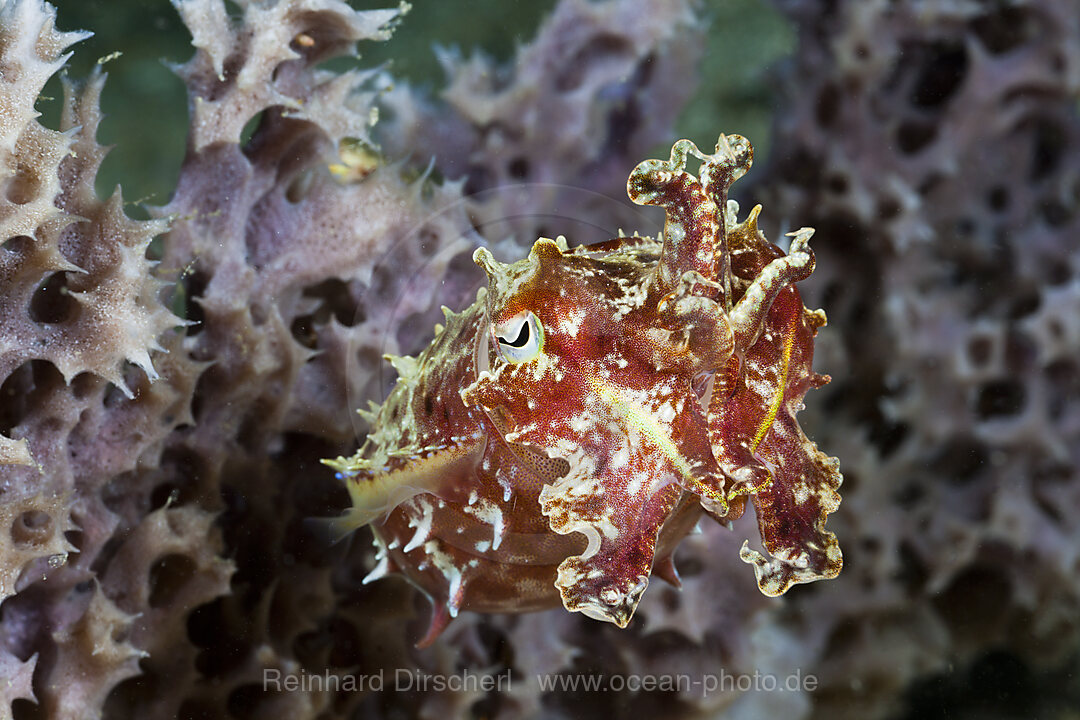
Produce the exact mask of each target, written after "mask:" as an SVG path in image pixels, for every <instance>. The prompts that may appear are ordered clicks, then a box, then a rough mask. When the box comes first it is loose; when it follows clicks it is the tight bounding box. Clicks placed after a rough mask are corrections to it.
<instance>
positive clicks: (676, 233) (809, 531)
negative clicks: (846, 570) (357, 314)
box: [329, 136, 841, 642]
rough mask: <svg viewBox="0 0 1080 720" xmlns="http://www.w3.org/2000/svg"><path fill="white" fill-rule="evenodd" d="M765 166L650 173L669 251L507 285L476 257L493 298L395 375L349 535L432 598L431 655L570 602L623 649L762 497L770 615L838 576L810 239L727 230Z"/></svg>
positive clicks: (679, 155)
mask: <svg viewBox="0 0 1080 720" xmlns="http://www.w3.org/2000/svg"><path fill="white" fill-rule="evenodd" d="M688 153H689V154H694V155H697V156H698V157H700V158H701V159H702V167H701V171H700V173H699V177H694V176H692V175H690V174H689V173H687V172H685V171H684V169H683V167H684V164H685V157H686V155H687V154H688ZM751 157H752V152H751V150H750V147H749V144H748V143H746V141H745V140H744V139H742V138H739V137H738V136H728V137H724V136H721V142H720V143H718V146H717V152H716V154H714V155H708V156H705V155H702V154H701V153H699V152H698V150H697V148H695V147H694V146H693V145H692V143H689V142H688V141H680V142H679V143H677V144H676V146H675V148H674V149H673V151H672V157H671V159H670V160H668V161H648V162H645V163H642V164H641V165H639V166H638V168H637V169H636V170H635V171H634V172H633V173H632V174H631V177H630V181H629V183H628V191H629V193H630V196H631V198H632V199H634V200H635V202H639V203H643V204H654V205H660V206H662V207H664V208H665V210H666V211H667V215H668V220H667V224H666V226H665V232H664V241H663V243H661V242H660V241H659V240H652V239H650V238H639V237H633V238H618V239H616V240H612V241H609V242H607V243H603V244H602V245H597V246H591V247H588V248H577V249H575V250H569V249H568V248H567V247H566V245H565V243H563V242H562V241H561V239H560V241H559V242H556V241H552V240H546V239H541V240H539V241H537V243H536V244H535V245H534V247H533V250H532V252H531V253H530V254H529V257H528V258H527V259H525V260H522V261H519V262H517V263H514V264H513V265H502V264H501V263H497V262H495V261H494V260H493V259H492V258H491V256H490V255H489V254H487V253H486V251H478V252H477V261H478V262H479V263H480V264H481V265H482V266H483V267H484V268H485V269H486V270H487V272H488V276H489V287H488V288H487V290H486V291H481V293H480V295H479V296H478V299H477V302H476V303H475V304H473V305H472V306H471V307H469V308H468V309H466V310H465V311H464V312H463V313H461V314H457V315H455V314H452V313H449V312H448V313H447V324H446V327H445V329H439V331H438V333H437V337H436V339H435V340H434V341H433V343H432V344H431V346H430V347H428V348H427V349H426V350H425V351H424V352H423V353H421V355H420V356H419V357H418V358H417V359H416V360H415V361H413V360H412V359H400V358H398V359H394V360H395V366H396V367H397V368H398V370H399V374H400V375H401V377H400V379H399V382H398V384H397V386H396V387H395V388H394V390H393V391H392V393H391V395H390V397H389V398H388V399H387V402H386V403H385V404H384V405H383V406H382V408H381V409H380V410H379V412H378V414H377V415H375V416H374V417H373V428H372V432H371V433H370V435H369V437H368V439H367V441H366V442H365V444H364V446H363V447H361V449H360V450H359V451H358V452H357V454H356V456H354V457H353V458H349V459H345V458H339V459H337V460H335V461H329V464H331V465H333V466H334V467H336V468H337V469H338V470H339V472H340V473H341V474H342V475H343V476H344V477H345V478H346V480H347V483H348V487H349V490H350V493H351V495H352V498H353V504H354V508H353V510H352V512H351V513H350V514H348V515H346V516H344V517H343V518H341V519H340V520H339V521H337V524H338V527H339V530H340V531H341V532H342V533H344V532H348V531H350V530H352V529H355V528H356V527H358V526H359V525H363V524H367V523H371V524H372V526H373V529H374V531H375V536H376V541H377V544H378V545H379V547H380V553H381V556H382V558H381V559H382V560H383V564H382V565H381V566H380V568H378V569H377V571H376V572H375V573H373V576H375V577H378V576H381V575H382V574H385V573H387V572H395V571H396V572H400V573H402V574H404V575H405V576H406V577H407V578H408V579H409V580H410V581H412V582H413V583H414V584H415V585H417V586H418V587H419V588H421V589H422V590H424V591H425V592H426V593H427V594H428V595H429V596H430V597H431V598H432V599H433V602H434V603H435V605H436V612H435V614H434V617H433V621H432V629H431V630H430V631H429V633H428V636H427V637H426V638H425V642H427V641H430V640H432V639H433V638H434V636H435V635H436V634H437V633H438V631H439V630H441V628H442V626H443V625H444V624H445V622H447V621H448V619H449V618H450V617H452V616H454V615H456V614H457V612H458V611H459V610H461V609H469V610H476V611H481V612H522V611H530V610H538V609H542V608H545V607H550V606H553V605H556V604H558V603H559V602H560V600H561V602H562V604H563V605H564V606H565V607H566V608H567V609H569V610H572V611H580V612H584V613H585V614H587V615H589V616H590V617H594V618H597V619H602V620H608V621H611V622H614V623H616V624H617V625H619V626H625V625H626V624H627V623H628V622H629V620H630V618H631V616H632V615H633V612H634V609H635V607H636V606H637V602H638V599H639V598H640V596H641V593H642V592H644V590H645V587H646V586H647V584H648V581H649V578H650V575H651V573H652V572H653V570H654V568H655V569H656V570H657V571H658V572H662V573H663V574H664V576H665V577H667V578H668V579H670V580H672V581H673V582H677V576H676V575H675V573H674V569H673V567H672V566H671V564H670V557H671V554H672V553H673V552H674V550H675V548H676V546H677V545H678V543H679V541H680V540H681V539H682V538H683V537H684V536H685V535H686V534H687V533H688V532H689V531H690V530H691V529H692V528H693V526H694V524H695V522H696V521H697V519H698V517H699V515H700V514H701V512H702V510H703V509H704V510H705V511H707V512H708V513H709V514H711V515H712V516H714V517H716V518H717V519H721V520H726V519H728V518H733V517H737V516H738V515H740V514H741V513H742V511H743V509H744V507H745V503H746V499H747V497H749V498H750V499H751V501H752V502H753V503H754V505H755V507H756V510H757V514H758V519H759V526H760V529H761V533H762V538H763V543H764V546H765V548H766V549H767V550H768V551H769V553H770V554H771V555H772V556H773V557H772V558H771V559H766V558H764V557H762V556H761V555H760V554H758V553H756V552H755V551H753V550H750V549H749V548H748V547H747V546H746V545H744V547H743V551H742V554H741V556H742V557H743V559H744V560H746V561H747V562H749V563H752V564H753V565H754V566H755V572H756V574H757V576H758V583H759V586H760V587H761V589H762V591H763V592H765V593H766V594H769V595H777V594H780V593H782V592H784V591H785V590H786V589H787V588H788V587H789V586H790V585H791V584H792V583H796V582H807V581H810V580H815V579H819V578H823V577H833V576H835V575H836V574H837V573H838V572H839V570H840V565H841V559H840V553H839V548H838V547H837V545H836V541H835V538H834V537H833V535H832V534H831V533H829V532H827V531H825V530H824V521H825V517H826V515H827V514H828V513H829V512H831V511H832V510H833V509H835V507H836V504H837V503H838V501H839V498H838V496H837V495H836V492H835V490H836V488H837V487H838V486H839V483H840V475H839V472H838V471H837V469H836V462H835V460H833V459H831V458H827V457H826V456H824V455H823V454H822V453H820V452H819V451H818V450H817V448H816V447H815V446H814V445H813V443H811V442H810V441H808V440H807V439H806V438H805V436H804V435H803V434H802V432H801V430H800V429H799V427H798V424H797V423H796V421H795V419H794V414H795V411H796V410H797V409H798V407H799V405H800V403H801V399H802V396H803V395H804V394H805V392H806V391H807V390H808V389H809V388H810V387H813V386H815V385H820V384H822V383H824V382H825V381H827V378H825V377H824V376H819V375H814V374H813V373H812V372H811V369H810V365H811V361H812V357H813V337H814V334H815V333H816V331H817V328H818V327H819V326H820V325H822V324H824V315H823V314H821V313H820V312H818V313H812V312H810V311H807V310H806V309H805V308H804V307H803V305H802V302H801V300H800V298H799V294H798V291H797V290H796V289H795V287H794V285H793V284H792V283H794V282H795V281H797V280H800V279H802V278H804V277H806V276H807V275H809V273H810V272H811V271H812V269H813V255H812V253H811V252H810V250H809V247H808V246H807V244H806V240H807V239H808V237H809V234H810V233H809V232H808V231H800V232H799V233H795V234H794V235H795V239H794V240H793V242H792V248H791V251H790V254H789V255H785V254H784V253H783V252H781V251H780V250H779V249H778V248H776V247H775V246H773V245H771V244H769V243H767V242H766V241H765V240H764V238H763V237H762V236H761V235H760V233H759V232H758V230H757V227H756V213H757V210H756V209H755V210H754V211H753V212H752V213H751V216H750V218H749V219H748V220H747V221H745V222H743V223H741V224H738V225H736V224H735V223H734V208H732V213H731V217H727V218H725V212H723V211H724V209H726V208H727V203H726V192H727V188H728V186H729V185H730V183H731V182H733V181H734V180H735V179H736V178H738V177H739V176H741V175H742V174H743V173H744V172H745V171H746V169H747V168H748V167H749V165H750V161H751ZM726 225H732V227H726ZM523 328H524V329H523ZM497 335H499V336H500V337H502V339H501V340H500V339H499V338H498V337H497ZM515 335H517V336H518V339H517V341H513V340H511V338H513V337H514V336H515ZM541 335H542V341H541V340H540V337H541ZM514 343H518V344H517V345H515V344H514Z"/></svg>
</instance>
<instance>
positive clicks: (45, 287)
mask: <svg viewBox="0 0 1080 720" xmlns="http://www.w3.org/2000/svg"><path fill="white" fill-rule="evenodd" d="M67 276H68V274H67V273H66V272H57V273H53V274H52V275H50V276H49V277H47V278H45V280H44V282H42V283H41V285H38V289H37V290H35V291H34V294H33V296H32V297H31V298H30V319H31V320H33V321H34V322H39V323H44V324H47V325H52V324H56V323H62V322H66V321H68V320H72V319H73V318H74V317H75V316H76V314H78V312H79V303H78V302H77V301H76V300H75V298H74V297H72V296H71V293H70V292H68V277H67Z"/></svg>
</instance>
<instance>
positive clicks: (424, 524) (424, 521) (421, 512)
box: [402, 498, 432, 552]
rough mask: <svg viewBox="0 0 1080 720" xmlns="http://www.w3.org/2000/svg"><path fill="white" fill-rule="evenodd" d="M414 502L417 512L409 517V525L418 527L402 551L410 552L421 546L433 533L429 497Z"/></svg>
mask: <svg viewBox="0 0 1080 720" xmlns="http://www.w3.org/2000/svg"><path fill="white" fill-rule="evenodd" d="M412 504H413V507H415V508H416V511H415V512H416V513H417V514H416V515H412V516H410V517H409V527H413V528H416V532H415V533H413V536H412V540H410V541H409V544H408V545H406V546H405V547H404V548H402V552H409V551H410V550H415V549H416V548H418V547H420V546H421V545H422V544H423V543H424V541H425V540H426V539H427V537H428V535H430V534H431V517H432V513H431V503H430V502H428V500H427V498H417V499H416V500H414V501H413V503H412Z"/></svg>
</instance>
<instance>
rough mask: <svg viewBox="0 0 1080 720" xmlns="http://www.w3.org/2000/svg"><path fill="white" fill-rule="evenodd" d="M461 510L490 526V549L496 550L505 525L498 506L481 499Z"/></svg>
mask: <svg viewBox="0 0 1080 720" xmlns="http://www.w3.org/2000/svg"><path fill="white" fill-rule="evenodd" d="M462 510H464V511H465V512H467V513H469V514H470V515H472V516H473V517H475V518H476V519H477V520H479V521H480V522H482V523H484V524H485V525H489V526H490V527H491V533H492V538H491V549H492V550H498V549H499V545H501V544H502V540H503V535H504V534H505V532H506V527H505V525H504V524H503V522H504V521H503V513H502V510H501V509H500V508H499V506H498V505H496V504H495V503H493V502H491V501H490V500H486V499H481V500H480V501H479V502H477V503H476V504H475V505H467V506H465V507H464V508H462Z"/></svg>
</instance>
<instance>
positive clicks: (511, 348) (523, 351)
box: [491, 310, 544, 363]
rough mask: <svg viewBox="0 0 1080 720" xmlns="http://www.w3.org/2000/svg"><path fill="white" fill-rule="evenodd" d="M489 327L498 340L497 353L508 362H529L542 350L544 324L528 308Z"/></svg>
mask: <svg viewBox="0 0 1080 720" xmlns="http://www.w3.org/2000/svg"><path fill="white" fill-rule="evenodd" d="M491 329H492V332H493V333H494V335H495V339H496V340H497V341H498V342H499V354H500V355H502V356H503V358H505V359H506V360H507V361H508V362H512V363H523V362H529V361H530V360H532V359H533V358H535V357H536V356H537V355H539V354H540V353H541V352H543V350H544V326H543V325H541V324H540V319H539V318H538V317H536V315H534V314H533V313H532V312H531V311H529V310H523V311H521V312H519V313H518V314H517V315H515V316H514V317H512V318H510V319H509V320H505V321H503V322H501V323H494V324H493V325H492V328H491Z"/></svg>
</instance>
